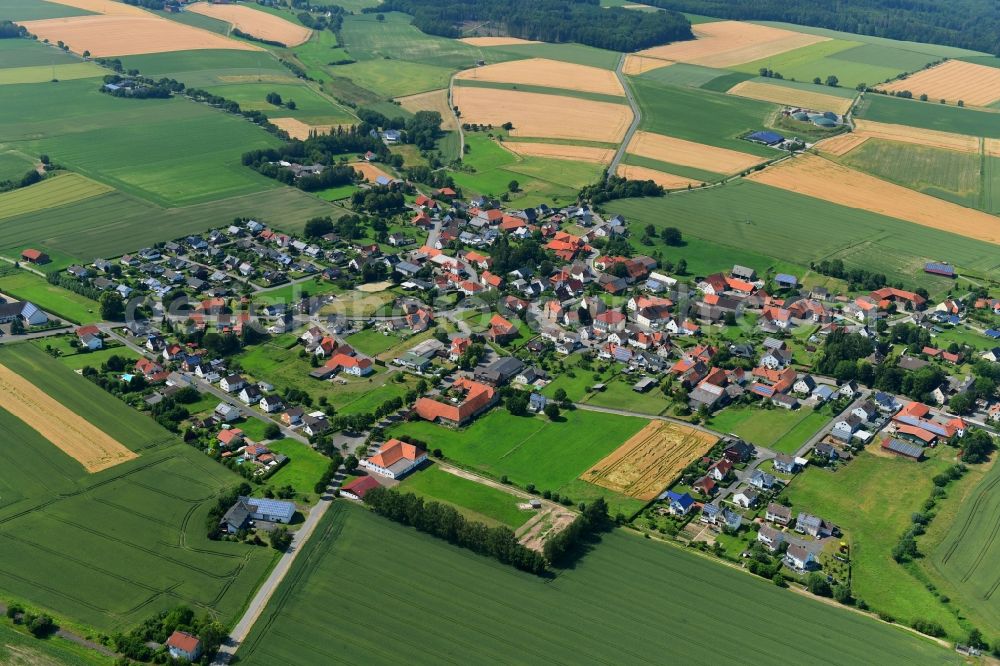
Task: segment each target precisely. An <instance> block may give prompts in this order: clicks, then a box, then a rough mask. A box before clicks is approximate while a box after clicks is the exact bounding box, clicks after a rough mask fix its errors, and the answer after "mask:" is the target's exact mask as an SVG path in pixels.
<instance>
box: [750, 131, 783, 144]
mask: <svg viewBox="0 0 1000 666" xmlns="http://www.w3.org/2000/svg"><path fill="white" fill-rule="evenodd" d="M747 139H748V140H750V141H755V142H757V143H763V144H764V145H766V146H773V145H775V144H778V143H781V142H782V141H784V140H785V137H783V136H781V135H780V134H778V133H777V132H768V131H761V132H754V133H753V134H751V135H749V136H748V137H747Z"/></svg>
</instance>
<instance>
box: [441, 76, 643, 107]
mask: <svg viewBox="0 0 1000 666" xmlns="http://www.w3.org/2000/svg"><path fill="white" fill-rule="evenodd" d="M455 85H456V86H460V87H466V88H492V89H494V90H520V91H521V92H530V93H539V94H542V95H558V96H560V97H573V98H576V99H587V100H591V101H593V102H607V103H608V104H626V103H627V102H626V101H625V98H624V97H622V96H620V95H606V94H603V93H594V92H586V91H583V90H567V89H566V88H557V87H549V86H532V85H525V84H523V83H502V82H499V81H482V80H480V79H456V80H455Z"/></svg>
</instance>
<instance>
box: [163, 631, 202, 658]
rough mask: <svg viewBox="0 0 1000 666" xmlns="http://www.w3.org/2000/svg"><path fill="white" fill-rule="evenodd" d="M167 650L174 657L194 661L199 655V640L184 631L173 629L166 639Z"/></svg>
mask: <svg viewBox="0 0 1000 666" xmlns="http://www.w3.org/2000/svg"><path fill="white" fill-rule="evenodd" d="M167 650H169V651H170V656H171V657H173V658H174V659H184V660H187V661H196V660H197V659H198V657H200V656H201V641H200V640H198V637H197V636H192V635H191V634H189V633H187V632H186V631H175V632H174V633H172V634H170V638H168V639H167Z"/></svg>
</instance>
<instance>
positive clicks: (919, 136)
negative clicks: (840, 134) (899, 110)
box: [854, 119, 979, 153]
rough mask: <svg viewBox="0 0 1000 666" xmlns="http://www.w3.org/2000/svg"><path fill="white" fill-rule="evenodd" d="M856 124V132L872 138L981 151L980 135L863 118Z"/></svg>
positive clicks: (933, 146)
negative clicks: (975, 135)
mask: <svg viewBox="0 0 1000 666" xmlns="http://www.w3.org/2000/svg"><path fill="white" fill-rule="evenodd" d="M854 126H855V128H856V129H855V132H854V133H855V134H860V135H861V136H864V137H868V138H872V139H886V140H889V141H899V142H900V143H914V144H916V145H918V146H929V147H931V148H944V149H946V150H958V151H961V152H963V153H978V152H979V139H978V137H974V136H970V135H968V134H955V133H954V132H941V131H939V130H931V129H923V128H920V127H911V126H909V125H894V124H891V123H880V122H876V121H874V120H861V119H857V120H855V121H854Z"/></svg>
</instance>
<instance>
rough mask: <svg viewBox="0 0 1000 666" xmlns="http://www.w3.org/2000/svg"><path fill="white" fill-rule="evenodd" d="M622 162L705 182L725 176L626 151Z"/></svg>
mask: <svg viewBox="0 0 1000 666" xmlns="http://www.w3.org/2000/svg"><path fill="white" fill-rule="evenodd" d="M622 162H623V163H624V164H634V165H635V166H642V167H647V168H649V169H656V170H657V171H665V172H667V173H672V174H675V175H677V176H685V177H687V178H694V179H696V180H700V181H701V182H703V183H714V182H715V181H718V180H721V179H722V178H723V176H724V174H721V173H712V172H711V171H705V170H703V169H695V168H694V167H689V166H682V165H680V164H670V163H669V162H661V161H660V160H654V159H651V158H649V157H642V156H641V155H633V154H631V153H625V155H624V156H623V157H622Z"/></svg>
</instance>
